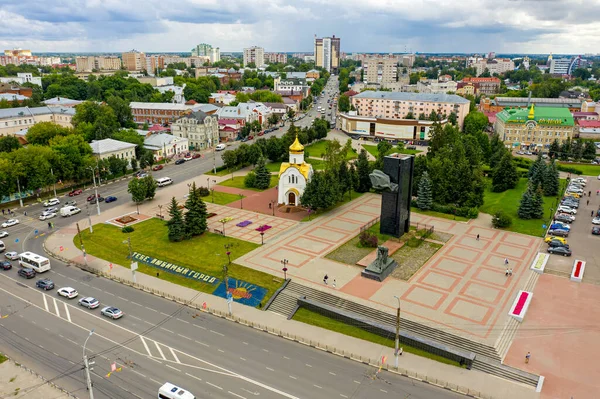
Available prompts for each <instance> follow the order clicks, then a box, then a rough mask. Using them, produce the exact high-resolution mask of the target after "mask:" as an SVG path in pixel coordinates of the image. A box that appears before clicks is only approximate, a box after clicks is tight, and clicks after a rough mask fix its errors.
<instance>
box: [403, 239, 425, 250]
mask: <svg viewBox="0 0 600 399" xmlns="http://www.w3.org/2000/svg"><path fill="white" fill-rule="evenodd" d="M422 243H423V241H422V240H420V239H418V238H417V237H410V238H409V239H408V241H406V245H407V246H409V247H410V248H417V247H419V246H420V245H421V244H422Z"/></svg>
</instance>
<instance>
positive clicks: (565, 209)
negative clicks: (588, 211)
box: [557, 206, 577, 215]
mask: <svg viewBox="0 0 600 399" xmlns="http://www.w3.org/2000/svg"><path fill="white" fill-rule="evenodd" d="M557 211H558V212H563V213H568V214H569V215H575V214H577V209H573V208H569V207H568V206H559V207H558V209H557Z"/></svg>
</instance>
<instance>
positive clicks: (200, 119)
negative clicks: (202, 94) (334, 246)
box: [171, 111, 219, 150]
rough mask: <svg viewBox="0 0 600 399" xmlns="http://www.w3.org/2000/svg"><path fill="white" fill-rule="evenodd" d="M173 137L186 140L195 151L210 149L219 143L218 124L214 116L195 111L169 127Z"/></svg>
mask: <svg viewBox="0 0 600 399" xmlns="http://www.w3.org/2000/svg"><path fill="white" fill-rule="evenodd" d="M171 133H172V134H173V136H177V137H183V138H186V139H188V142H189V145H190V147H193V148H194V149H196V150H202V149H205V148H212V147H214V146H216V145H217V144H218V143H219V122H218V118H217V116H216V115H208V114H207V113H205V112H202V111H195V112H191V113H189V114H186V115H184V116H182V117H180V118H178V119H177V120H176V121H175V122H173V124H172V125H171Z"/></svg>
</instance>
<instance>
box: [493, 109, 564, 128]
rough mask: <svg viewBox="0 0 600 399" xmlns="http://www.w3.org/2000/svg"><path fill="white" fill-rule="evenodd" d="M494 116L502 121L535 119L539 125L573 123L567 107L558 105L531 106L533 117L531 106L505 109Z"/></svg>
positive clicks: (520, 121) (516, 121) (522, 121)
mask: <svg viewBox="0 0 600 399" xmlns="http://www.w3.org/2000/svg"><path fill="white" fill-rule="evenodd" d="M496 118H497V119H500V120H501V121H502V122H504V123H525V122H527V121H529V120H535V121H536V122H537V123H538V124H540V125H561V126H573V125H574V124H575V122H574V120H573V115H571V112H569V110H568V109H567V108H558V107H539V108H538V107H533V118H531V108H520V109H506V110H504V111H501V112H498V113H497V114H496Z"/></svg>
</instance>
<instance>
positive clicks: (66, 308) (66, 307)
mask: <svg viewBox="0 0 600 399" xmlns="http://www.w3.org/2000/svg"><path fill="white" fill-rule="evenodd" d="M64 305H65V313H66V314H67V320H69V323H72V321H71V313H70V312H69V307H68V306H67V304H66V303H64Z"/></svg>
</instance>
